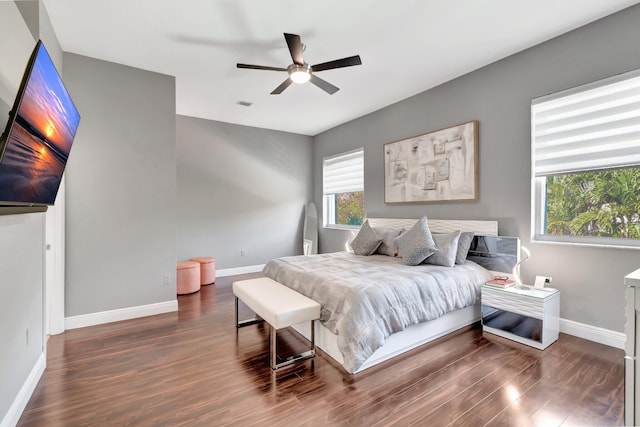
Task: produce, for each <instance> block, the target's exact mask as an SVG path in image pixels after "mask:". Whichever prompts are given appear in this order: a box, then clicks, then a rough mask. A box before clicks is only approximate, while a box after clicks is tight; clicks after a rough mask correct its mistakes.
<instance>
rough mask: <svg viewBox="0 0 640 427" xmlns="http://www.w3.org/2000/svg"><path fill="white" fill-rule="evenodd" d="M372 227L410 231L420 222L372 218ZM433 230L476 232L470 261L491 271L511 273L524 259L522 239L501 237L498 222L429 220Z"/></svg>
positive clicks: (439, 231) (370, 221) (470, 251)
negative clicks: (521, 257)
mask: <svg viewBox="0 0 640 427" xmlns="http://www.w3.org/2000/svg"><path fill="white" fill-rule="evenodd" d="M368 219H369V224H370V225H371V226H372V227H386V228H405V229H409V228H411V227H413V225H414V224H415V223H416V221H418V220H417V219H405V218H368ZM427 223H428V224H429V230H431V231H432V232H434V233H451V232H454V231H456V230H460V231H473V232H474V233H475V235H476V237H474V240H473V243H472V244H471V248H470V250H469V255H468V257H467V259H469V260H472V261H474V262H476V263H478V264H480V265H482V266H483V267H485V268H486V269H487V270H490V271H493V272H496V273H507V274H511V271H512V269H513V267H514V266H515V265H516V263H517V262H518V260H519V259H520V240H519V239H518V238H517V237H506V236H498V221H482V220H451V219H427Z"/></svg>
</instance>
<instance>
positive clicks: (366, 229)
mask: <svg viewBox="0 0 640 427" xmlns="http://www.w3.org/2000/svg"><path fill="white" fill-rule="evenodd" d="M380 243H382V239H381V238H380V236H378V235H377V234H376V232H375V231H373V229H372V228H371V227H370V226H369V220H366V221H365V222H364V224H362V226H361V227H360V231H358V234H357V235H356V237H355V238H354V239H353V240H352V241H351V243H350V245H351V249H353V253H354V254H356V255H371V254H373V253H374V252H375V251H376V249H378V246H380Z"/></svg>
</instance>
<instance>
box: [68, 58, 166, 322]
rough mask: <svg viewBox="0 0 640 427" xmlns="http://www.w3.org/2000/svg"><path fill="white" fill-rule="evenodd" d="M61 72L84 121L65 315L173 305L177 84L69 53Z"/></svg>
mask: <svg viewBox="0 0 640 427" xmlns="http://www.w3.org/2000/svg"><path fill="white" fill-rule="evenodd" d="M64 74H65V83H66V85H67V88H68V89H69V92H70V93H71V94H72V96H73V98H74V100H75V103H76V105H77V107H78V110H79V111H80V114H81V116H82V119H81V121H80V127H79V129H78V133H77V135H76V139H75V142H74V145H73V152H72V154H71V156H70V158H69V163H68V165H67V172H66V176H67V193H66V196H67V197H66V202H67V204H66V298H65V306H66V310H65V314H66V316H67V317H69V316H74V315H80V314H87V313H94V312H100V311H106V310H113V309H118V308H124V307H132V306H139V305H146V304H152V303H158V302H165V301H170V300H175V298H176V296H175V290H176V289H175V275H176V273H175V270H176V265H175V263H176V244H175V242H176V150H175V79H174V78H173V77H170V76H166V75H161V74H157V73H152V72H148V71H143V70H139V69H135V68H131V67H127V66H123V65H119V64H114V63H111V62H106V61H100V60H97V59H92V58H88V57H84V56H80V55H75V54H69V53H65V54H64ZM165 274H168V275H170V277H172V283H171V284H170V285H167V284H163V276H164V275H165Z"/></svg>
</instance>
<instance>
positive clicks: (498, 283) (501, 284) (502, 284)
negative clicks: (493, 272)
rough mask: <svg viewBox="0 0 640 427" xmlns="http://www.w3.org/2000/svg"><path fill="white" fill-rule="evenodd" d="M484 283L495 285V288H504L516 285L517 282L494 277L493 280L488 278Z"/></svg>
mask: <svg viewBox="0 0 640 427" xmlns="http://www.w3.org/2000/svg"><path fill="white" fill-rule="evenodd" d="M484 284H485V285H487V286H493V287H494V288H501V289H504V288H510V287H512V286H514V285H515V284H516V282H514V281H513V280H510V279H499V278H493V279H491V280H487V281H486V282H484Z"/></svg>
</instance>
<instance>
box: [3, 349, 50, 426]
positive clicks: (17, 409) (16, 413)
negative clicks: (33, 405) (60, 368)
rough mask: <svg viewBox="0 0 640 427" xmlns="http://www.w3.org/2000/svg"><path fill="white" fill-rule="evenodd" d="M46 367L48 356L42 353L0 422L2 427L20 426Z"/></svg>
mask: <svg viewBox="0 0 640 427" xmlns="http://www.w3.org/2000/svg"><path fill="white" fill-rule="evenodd" d="M46 366H47V355H46V353H45V352H42V353H41V354H40V357H38V361H37V362H36V364H35V365H34V366H33V369H31V372H30V373H29V376H28V377H27V380H26V381H25V382H24V384H22V387H21V388H20V391H19V392H18V395H17V396H16V398H15V399H14V400H13V403H12V404H11V406H10V407H9V410H8V411H7V413H6V415H5V416H4V418H3V419H2V421H1V422H0V427H14V426H15V425H17V424H18V421H20V417H21V416H22V412H23V411H24V408H26V407H27V403H29V399H31V395H32V394H33V392H34V391H35V389H36V386H37V385H38V381H40V378H41V377H42V374H43V373H44V369H45V367H46Z"/></svg>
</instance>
